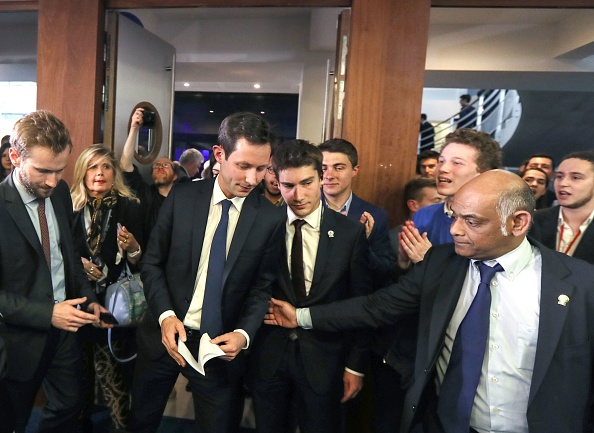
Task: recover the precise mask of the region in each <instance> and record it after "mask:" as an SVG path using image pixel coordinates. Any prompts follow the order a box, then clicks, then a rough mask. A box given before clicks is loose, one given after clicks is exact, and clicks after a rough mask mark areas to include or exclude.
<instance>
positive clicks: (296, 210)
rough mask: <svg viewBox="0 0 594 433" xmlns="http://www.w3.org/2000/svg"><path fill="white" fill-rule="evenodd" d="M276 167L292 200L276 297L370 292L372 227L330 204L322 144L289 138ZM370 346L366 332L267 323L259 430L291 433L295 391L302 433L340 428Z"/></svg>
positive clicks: (259, 366) (259, 348) (326, 299)
mask: <svg viewBox="0 0 594 433" xmlns="http://www.w3.org/2000/svg"><path fill="white" fill-rule="evenodd" d="M272 166H273V168H274V171H275V173H276V175H277V178H278V181H279V187H280V190H281V194H282V195H283V198H284V200H285V202H286V204H287V208H286V212H287V222H286V224H285V230H286V233H285V242H284V243H283V253H282V254H281V255H280V256H279V260H278V262H277V268H278V286H276V287H275V289H274V291H273V296H274V297H275V298H279V299H284V300H286V301H288V302H290V303H291V305H295V306H298V307H304V306H305V307H308V306H312V305H320V304H327V303H330V302H333V301H336V300H340V299H346V298H349V297H353V296H356V295H363V294H366V293H369V292H370V291H371V276H370V274H369V270H368V267H367V260H368V257H367V255H368V247H367V242H366V238H365V229H364V227H363V225H362V224H360V223H359V222H356V221H352V220H350V219H349V218H347V217H345V216H343V215H340V214H339V213H337V212H333V211H331V210H329V209H327V208H325V207H324V206H322V204H321V202H320V186H321V178H322V153H321V152H320V150H319V149H318V148H317V147H316V146H314V145H313V144H311V143H309V142H307V141H305V140H292V141H288V142H285V143H283V144H282V145H281V146H280V147H279V149H278V150H277V151H276V152H275V153H274V155H273V157H272ZM367 346H368V342H367V339H366V338H365V334H363V333H362V332H361V331H357V332H355V333H354V335H352V334H350V333H347V332H324V331H317V330H315V331H310V330H304V329H295V330H291V331H290V332H287V330H285V329H282V328H279V327H276V326H264V327H262V328H261V329H260V331H258V335H257V338H256V341H255V343H254V350H253V352H252V354H251V366H252V368H251V373H252V376H253V382H254V385H253V394H254V405H255V409H256V427H257V430H258V432H260V433H265V432H266V433H278V432H282V431H285V428H286V425H285V423H286V421H287V411H288V408H289V403H290V400H291V397H292V396H294V397H295V398H296V404H297V419H298V423H299V425H300V427H301V429H302V431H304V432H315V431H317V432H328V433H330V432H336V431H338V428H339V425H340V402H341V401H342V402H344V401H347V400H349V399H351V398H353V397H355V396H356V395H357V393H358V392H359V390H360V389H361V387H362V384H363V382H362V377H361V376H362V375H361V373H360V372H362V371H363V367H364V364H365V360H366V352H367ZM343 384H344V385H343Z"/></svg>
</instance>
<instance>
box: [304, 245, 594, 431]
mask: <svg viewBox="0 0 594 433" xmlns="http://www.w3.org/2000/svg"><path fill="white" fill-rule="evenodd" d="M531 242H532V243H533V244H535V245H536V246H537V247H538V248H539V249H540V251H541V254H542V283H541V301H540V320H539V330H538V335H539V338H538V343H537V349H536V359H535V365H534V372H533V377H532V383H531V386H530V395H529V402H528V411H527V414H526V415H527V419H528V425H529V430H530V432H531V433H558V432H564V433H572V432H575V433H578V432H585V431H590V430H589V429H590V428H591V405H592V397H593V392H592V381H593V374H592V373H593V367H594V352H593V341H594V338H593V336H594V266H592V265H590V264H588V263H585V262H583V261H581V260H576V259H574V258H572V257H568V256H566V255H564V254H560V253H557V252H554V251H551V250H549V249H547V248H545V247H544V246H542V245H541V244H539V243H537V242H533V241H531ZM467 269H468V259H465V258H463V257H461V256H458V255H457V254H456V253H455V252H454V248H453V245H451V244H446V245H438V246H436V247H434V248H431V249H430V250H429V252H428V253H427V255H426V256H425V259H424V260H423V261H422V262H421V263H420V264H419V265H416V266H415V267H413V269H412V271H411V272H409V274H407V275H406V276H405V277H403V278H402V279H401V280H400V282H399V283H398V284H395V285H392V286H390V287H388V288H386V289H382V290H380V291H378V292H376V293H374V294H372V295H370V296H368V297H364V298H358V299H351V300H347V301H344V302H341V303H335V304H331V305H327V306H316V307H312V308H311V316H312V320H313V324H314V327H315V328H317V329H322V330H336V329H343V328H347V327H354V326H365V325H367V326H378V325H382V324H388V323H392V322H393V321H394V320H395V319H396V318H397V317H399V316H400V315H401V314H402V313H404V312H410V311H418V312H419V334H418V346H417V353H416V361H415V376H414V382H413V384H412V386H411V388H409V390H408V393H407V397H406V402H405V406H404V413H403V424H402V429H401V431H409V430H410V429H411V426H414V425H415V424H418V423H420V422H422V421H423V419H424V418H425V417H426V415H427V411H428V409H427V408H428V407H433V406H432V405H431V404H430V401H431V399H435V390H434V378H435V364H436V361H437V359H438V357H439V354H440V352H441V349H442V347H443V344H444V335H445V331H446V328H447V326H448V324H449V322H450V319H451V316H452V314H453V312H454V309H455V307H456V303H457V301H458V298H459V296H460V291H461V288H462V284H463V282H464V278H465V275H466V272H467ZM560 295H566V296H568V297H569V299H570V302H569V303H568V304H567V305H566V306H562V305H559V303H558V297H559V296H560Z"/></svg>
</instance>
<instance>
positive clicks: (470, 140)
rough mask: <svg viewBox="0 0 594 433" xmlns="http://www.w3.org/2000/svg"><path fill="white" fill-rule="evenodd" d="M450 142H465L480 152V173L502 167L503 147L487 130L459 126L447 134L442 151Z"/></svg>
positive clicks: (478, 160)
mask: <svg viewBox="0 0 594 433" xmlns="http://www.w3.org/2000/svg"><path fill="white" fill-rule="evenodd" d="M450 143H460V144H465V145H467V146H470V147H473V148H474V149H476V151H477V153H478V155H477V157H476V165H477V167H478V171H479V173H482V172H484V171H487V170H493V169H495V168H499V167H501V164H502V159H503V155H502V152H501V147H500V146H499V143H498V142H497V141H495V139H493V137H491V136H490V135H489V134H487V133H486V132H483V131H477V130H476V129H470V128H459V129H457V130H456V131H454V132H450V133H449V134H448V135H446V138H445V144H444V145H443V147H442V148H441V151H442V152H443V149H445V148H446V146H447V145H448V144H450Z"/></svg>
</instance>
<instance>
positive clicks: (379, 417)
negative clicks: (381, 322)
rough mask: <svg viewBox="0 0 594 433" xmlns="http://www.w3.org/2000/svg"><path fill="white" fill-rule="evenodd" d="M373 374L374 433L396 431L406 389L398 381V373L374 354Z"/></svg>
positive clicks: (398, 429) (398, 426) (396, 432)
mask: <svg viewBox="0 0 594 433" xmlns="http://www.w3.org/2000/svg"><path fill="white" fill-rule="evenodd" d="M372 359H373V376H374V379H375V380H374V383H375V408H374V413H373V418H374V425H375V433H398V432H400V423H401V421H402V409H403V407H404V398H405V397H406V390H405V389H403V388H402V386H401V383H400V374H399V373H398V372H396V370H394V369H393V368H392V367H390V366H389V365H388V364H385V363H383V361H382V358H381V357H379V356H377V355H374V356H373V357H372Z"/></svg>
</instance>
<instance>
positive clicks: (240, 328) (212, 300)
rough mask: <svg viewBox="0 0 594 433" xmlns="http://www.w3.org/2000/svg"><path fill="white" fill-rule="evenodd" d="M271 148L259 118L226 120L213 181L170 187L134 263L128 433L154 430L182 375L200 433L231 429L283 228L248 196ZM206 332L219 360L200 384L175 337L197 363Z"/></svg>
mask: <svg viewBox="0 0 594 433" xmlns="http://www.w3.org/2000/svg"><path fill="white" fill-rule="evenodd" d="M274 141H275V138H274V134H273V132H272V129H271V127H270V125H269V124H268V122H266V121H265V120H264V119H263V118H261V117H260V116H257V115H255V114H251V113H236V114H233V115H230V116H228V117H227V118H225V120H223V122H222V124H221V127H220V129H219V137H218V144H217V145H215V146H213V152H214V155H215V157H216V159H217V161H218V162H219V163H220V165H221V170H220V173H219V175H218V176H217V177H216V178H214V179H209V180H204V181H200V182H186V183H181V184H177V185H176V186H175V187H174V188H173V189H172V190H171V192H170V193H169V195H168V197H167V200H166V201H165V203H164V204H163V207H162V208H161V210H160V213H159V218H158V220H157V225H156V226H155V228H154V229H153V232H152V234H151V238H150V242H149V245H148V248H147V251H146V253H145V256H144V259H143V261H142V264H141V266H142V280H143V281H144V291H145V294H146V297H147V301H148V305H149V309H150V312H151V313H152V314H151V316H152V317H151V318H150V320H148V321H146V322H145V323H143V324H142V325H141V326H140V328H139V333H138V342H139V354H138V359H137V362H136V372H135V377H134V384H133V390H132V411H131V412H132V413H131V419H130V421H129V423H128V430H129V431H132V432H155V431H157V428H158V426H159V422H160V420H161V417H162V414H163V410H164V408H165V405H166V403H167V398H168V396H169V393H170V392H171V389H172V388H173V385H174V384H175V381H176V379H177V376H178V374H179V373H181V374H183V375H184V376H185V377H186V378H187V379H188V380H189V382H190V387H191V389H192V395H193V400H194V409H195V414H196V423H197V427H198V431H200V432H203V433H215V432H216V433H229V432H234V431H236V430H237V428H238V425H239V418H240V415H241V408H240V402H241V398H240V397H241V386H240V385H241V378H242V375H243V372H244V366H245V355H244V349H247V348H248V347H250V345H251V344H252V342H253V339H254V335H255V333H256V330H257V329H258V328H259V327H260V325H261V324H262V318H263V316H264V313H265V311H266V307H267V302H268V300H269V299H270V294H271V292H272V289H271V284H272V282H273V280H274V278H275V272H274V271H275V262H276V259H277V257H278V252H279V250H280V248H279V245H280V243H281V238H280V236H282V235H281V233H282V229H283V227H284V225H283V223H284V218H283V214H282V212H281V211H280V210H279V209H278V208H276V207H274V205H272V204H271V203H270V202H269V201H268V200H266V198H265V197H263V196H262V195H260V194H259V193H258V191H254V188H255V187H256V186H257V185H258V184H259V183H260V181H261V180H262V178H263V177H264V172H265V171H266V167H267V166H268V161H269V159H270V154H271V149H272V146H273V144H274ZM205 333H207V334H208V335H209V337H210V338H211V339H212V340H211V341H212V343H214V344H218V345H219V346H220V348H221V349H222V350H223V351H224V352H225V356H224V357H222V358H216V359H213V360H211V361H209V362H208V364H206V376H202V375H201V374H200V373H198V372H197V371H196V370H194V369H193V368H192V367H191V366H189V365H187V363H186V361H185V359H184V358H183V357H182V356H181V355H180V353H179V351H178V338H179V339H180V340H181V341H183V342H185V344H186V346H187V347H188V349H189V350H190V351H191V352H192V354H193V355H194V357H197V353H198V345H199V341H200V337H201V336H202V334H205ZM161 342H162V344H161Z"/></svg>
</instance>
